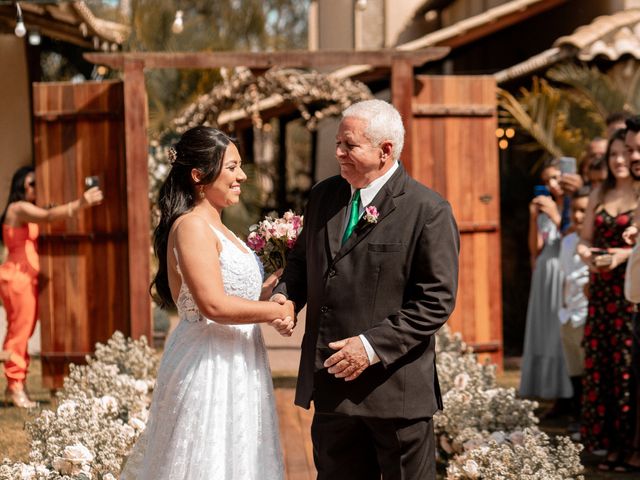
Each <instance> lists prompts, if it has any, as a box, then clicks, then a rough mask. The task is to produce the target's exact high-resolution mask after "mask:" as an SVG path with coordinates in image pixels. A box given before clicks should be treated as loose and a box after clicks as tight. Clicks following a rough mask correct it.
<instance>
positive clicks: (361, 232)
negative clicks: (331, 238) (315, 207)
mask: <svg viewBox="0 0 640 480" xmlns="http://www.w3.org/2000/svg"><path fill="white" fill-rule="evenodd" d="M405 177H406V172H405V171H404V169H403V168H402V166H400V167H399V168H398V170H397V171H396V172H395V173H394V174H393V175H392V176H391V178H390V179H389V181H388V182H387V183H386V184H385V185H384V186H383V187H382V189H381V190H380V191H379V192H378V194H377V195H376V196H375V197H374V199H373V201H372V202H371V204H370V205H372V206H375V207H376V208H377V210H378V222H377V223H370V222H367V221H366V220H365V216H364V215H363V216H362V218H361V219H360V221H359V222H358V224H357V225H356V228H355V230H354V231H353V233H352V234H351V236H350V237H349V238H348V239H347V241H346V242H345V244H344V245H342V247H341V248H340V241H341V240H342V238H341V235H339V236H338V250H337V253H336V254H334V255H333V262H334V263H335V262H337V261H338V260H339V259H340V258H342V257H344V256H345V255H346V254H347V253H349V252H350V251H351V250H352V249H353V247H355V246H356V245H357V244H358V243H360V242H361V241H362V240H363V239H364V238H365V237H366V236H367V235H369V233H371V232H372V231H373V229H374V228H375V227H376V225H378V224H379V223H380V222H381V221H382V220H383V219H384V218H385V217H386V216H387V215H389V214H390V213H391V212H393V211H394V210H395V208H396V203H395V200H394V198H395V197H398V196H400V195H402V194H403V193H404V184H405V179H406V178H405ZM345 212H346V207H345V209H344V210H343V211H342V213H343V217H342V218H343V219H344V215H345V214H346V213H345ZM338 228H340V227H338ZM340 233H341V232H340ZM332 254H333V250H332Z"/></svg>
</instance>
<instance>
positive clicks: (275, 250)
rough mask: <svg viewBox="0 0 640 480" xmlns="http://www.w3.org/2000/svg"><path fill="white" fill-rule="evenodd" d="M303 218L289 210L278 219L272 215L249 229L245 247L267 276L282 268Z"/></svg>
mask: <svg viewBox="0 0 640 480" xmlns="http://www.w3.org/2000/svg"><path fill="white" fill-rule="evenodd" d="M302 221H303V217H302V216H301V215H296V214H294V213H293V212H292V211H291V210H289V211H288V212H286V213H285V214H284V215H283V216H282V217H280V218H278V217H276V216H274V215H273V214H271V215H267V216H266V217H265V218H264V220H262V221H261V222H260V223H257V224H255V225H251V227H249V232H250V233H249V236H248V237H247V245H248V246H249V248H251V249H252V250H253V251H254V252H256V254H257V255H258V256H259V257H260V260H262V264H263V265H264V269H265V271H266V272H267V274H271V273H273V272H275V271H276V270H278V269H279V268H283V267H284V266H285V264H286V258H287V252H288V251H289V250H291V249H292V248H293V246H294V245H295V243H296V240H297V239H298V236H299V235H300V232H301V231H302Z"/></svg>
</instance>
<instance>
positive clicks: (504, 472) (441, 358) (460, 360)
mask: <svg viewBox="0 0 640 480" xmlns="http://www.w3.org/2000/svg"><path fill="white" fill-rule="evenodd" d="M436 350H437V362H438V379H439V381H440V386H441V389H442V394H443V402H444V410H443V411H442V412H438V413H437V414H436V416H435V417H434V428H435V432H436V438H437V440H438V442H437V444H438V456H439V458H440V459H441V460H443V461H446V462H447V480H476V479H484V480H503V479H504V480H507V479H514V478H518V479H525V480H568V479H583V478H584V477H583V476H582V472H583V467H582V464H581V463H580V451H581V450H582V446H581V445H579V444H574V443H573V442H572V441H571V440H570V439H569V438H568V437H559V438H558V439H556V440H554V441H552V440H550V439H549V437H548V436H547V435H546V434H545V433H544V432H542V431H540V430H539V429H538V428H537V426H536V425H537V424H538V418H537V417H536V416H535V414H534V410H535V409H536V408H537V407H538V404H537V403H536V402H532V401H529V400H523V399H520V398H517V397H516V392H515V390H514V389H513V388H502V387H499V386H498V385H497V383H496V376H495V366H494V365H487V364H484V365H483V364H480V363H478V362H477V359H476V356H475V355H474V354H473V353H472V352H471V351H470V349H469V348H468V347H467V346H466V345H465V343H464V342H463V341H462V339H461V337H460V335H459V334H451V332H450V330H449V329H448V327H444V328H442V329H441V330H440V332H439V333H438V341H437V344H436Z"/></svg>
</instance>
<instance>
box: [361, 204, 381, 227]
mask: <svg viewBox="0 0 640 480" xmlns="http://www.w3.org/2000/svg"><path fill="white" fill-rule="evenodd" d="M379 216H380V213H379V212H378V209H377V208H376V207H375V206H373V205H369V206H368V207H367V208H365V209H364V219H365V220H366V221H367V223H378V217H379Z"/></svg>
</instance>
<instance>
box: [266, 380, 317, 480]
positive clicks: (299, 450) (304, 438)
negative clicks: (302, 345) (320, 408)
mask: <svg viewBox="0 0 640 480" xmlns="http://www.w3.org/2000/svg"><path fill="white" fill-rule="evenodd" d="M275 393H276V404H277V408H278V417H279V419H280V441H281V444H282V450H283V453H284V463H285V468H286V473H287V476H286V478H287V480H314V479H315V478H316V469H315V467H314V465H313V448H312V446H311V436H310V431H311V419H312V417H313V411H312V410H304V409H302V408H300V407H296V406H294V404H293V398H294V395H295V392H294V390H293V389H291V388H277V389H276V392H275Z"/></svg>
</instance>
